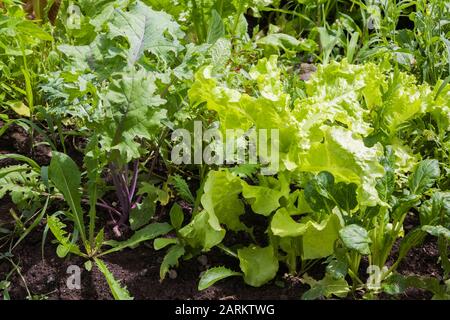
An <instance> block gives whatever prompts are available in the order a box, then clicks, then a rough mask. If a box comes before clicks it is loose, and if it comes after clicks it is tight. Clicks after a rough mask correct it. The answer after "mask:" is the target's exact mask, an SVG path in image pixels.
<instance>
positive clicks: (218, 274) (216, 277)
mask: <svg viewBox="0 0 450 320" xmlns="http://www.w3.org/2000/svg"><path fill="white" fill-rule="evenodd" d="M241 275H242V274H241V273H239V272H235V271H233V270H230V269H228V268H225V267H214V268H211V269H208V270H206V271H205V273H203V275H202V276H201V277H200V281H199V283H198V290H199V291H201V290H205V289H206V288H209V287H210V286H212V285H213V284H215V283H216V282H217V281H220V280H222V279H225V278H229V277H233V276H241Z"/></svg>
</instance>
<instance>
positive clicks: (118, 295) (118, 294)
mask: <svg viewBox="0 0 450 320" xmlns="http://www.w3.org/2000/svg"><path fill="white" fill-rule="evenodd" d="M94 261H95V264H96V265H97V267H98V269H99V270H100V271H101V272H102V273H103V275H104V276H105V278H106V281H107V282H108V286H109V288H110V289H111V292H112V295H113V297H114V299H115V300H133V297H132V296H131V295H130V293H129V292H128V290H127V289H126V288H125V287H122V286H121V285H120V282H119V281H117V280H116V279H115V278H114V275H113V274H112V273H111V271H109V269H108V267H107V266H106V264H105V263H104V262H103V261H102V260H100V259H98V258H94Z"/></svg>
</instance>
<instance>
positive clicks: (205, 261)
mask: <svg viewBox="0 0 450 320" xmlns="http://www.w3.org/2000/svg"><path fill="white" fill-rule="evenodd" d="M197 261H198V262H199V263H200V264H201V265H202V266H206V265H207V264H208V257H207V256H205V255H204V254H202V255H201V256H199V257H198V258H197Z"/></svg>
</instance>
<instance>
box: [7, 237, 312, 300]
mask: <svg viewBox="0 0 450 320" xmlns="http://www.w3.org/2000/svg"><path fill="white" fill-rule="evenodd" d="M41 240H42V233H40V232H35V233H33V234H31V235H30V236H29V237H28V238H27V241H26V242H25V243H24V244H23V245H20V246H19V247H18V248H16V249H15V250H14V251H13V254H14V260H16V263H17V262H18V265H19V266H20V269H21V274H22V276H23V278H24V280H25V282H26V285H27V287H28V290H29V291H30V292H31V293H32V294H33V295H45V296H46V297H47V298H48V299H69V300H72V299H112V296H111V293H110V290H109V287H108V285H107V283H106V280H105V278H104V276H103V275H102V274H101V273H100V271H99V270H97V269H96V268H95V267H94V268H93V269H92V271H91V272H88V271H86V270H84V268H83V262H84V261H83V260H82V259H81V258H78V257H70V258H66V259H60V258H58V257H57V256H56V254H55V246H54V245H52V244H51V243H49V242H48V241H47V243H46V245H45V248H44V260H42V256H41ZM163 255H164V252H157V251H154V250H153V249H152V248H149V247H147V246H145V245H142V246H140V247H138V248H136V249H134V250H124V251H122V252H120V253H115V254H111V255H109V256H105V258H104V261H105V262H106V264H107V266H108V268H109V269H110V271H111V272H112V273H113V274H114V276H115V277H116V278H117V279H121V281H122V283H123V284H125V285H126V286H127V288H128V289H129V291H130V292H131V293H132V295H133V296H134V297H135V299H180V300H186V299H196V300H197V299H206V300H208V299H220V300H235V299H277V300H278V299H299V298H300V296H301V294H302V293H303V292H304V291H305V289H306V288H307V287H306V286H304V285H303V284H302V283H301V282H300V280H299V278H297V277H293V276H287V275H286V276H281V275H280V277H279V279H278V280H279V281H278V282H277V284H278V285H275V284H274V283H272V284H268V285H266V286H264V287H262V288H252V287H250V286H246V285H245V284H243V281H242V279H239V278H235V279H233V278H230V279H228V280H226V281H223V282H219V283H217V284H216V285H215V286H213V287H211V288H209V289H206V290H204V291H198V290H197V283H198V277H199V275H200V273H201V272H202V271H204V270H205V269H206V268H207V267H209V266H210V264H212V265H220V263H218V261H220V260H222V264H223V262H229V258H228V257H226V256H224V255H223V254H222V253H221V252H218V251H211V252H210V253H209V254H207V255H206V261H207V264H206V265H204V266H203V265H202V263H200V262H199V261H197V259H195V258H194V259H192V260H190V261H184V262H182V263H181V264H180V266H179V268H177V269H176V275H177V276H176V278H175V279H171V278H169V277H167V278H166V279H165V280H164V281H163V282H161V281H159V266H160V264H161V261H162V258H163ZM70 265H77V266H79V267H80V268H81V270H82V275H81V280H82V282H81V290H75V289H74V290H70V289H68V287H67V285H66V281H67V279H68V277H69V276H70V275H69V274H67V273H66V272H67V268H68V267H69V266H70ZM9 269H10V266H9V264H8V263H6V262H3V263H1V264H0V279H2V278H3V277H4V276H5V275H6V273H7V272H8V270H9ZM10 281H11V282H12V285H11V287H10V295H11V298H12V299H24V298H26V297H27V291H26V289H25V285H24V281H23V280H22V279H21V278H20V276H19V275H17V274H16V275H14V276H13V277H12V278H11V279H10ZM281 284H282V285H284V287H283V288H282V287H280V286H281Z"/></svg>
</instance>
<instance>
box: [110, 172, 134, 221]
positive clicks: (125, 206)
mask: <svg viewBox="0 0 450 320" xmlns="http://www.w3.org/2000/svg"><path fill="white" fill-rule="evenodd" d="M119 177H120V174H117V173H116V170H115V167H114V166H113V172H112V178H113V183H114V186H115V187H116V194H117V197H118V198H119V202H120V206H121V207H122V213H123V215H126V216H128V213H129V210H130V209H129V208H130V205H129V201H128V197H127V194H126V193H125V190H124V189H126V188H127V187H126V186H123V184H122V181H121V179H120V178H119Z"/></svg>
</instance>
